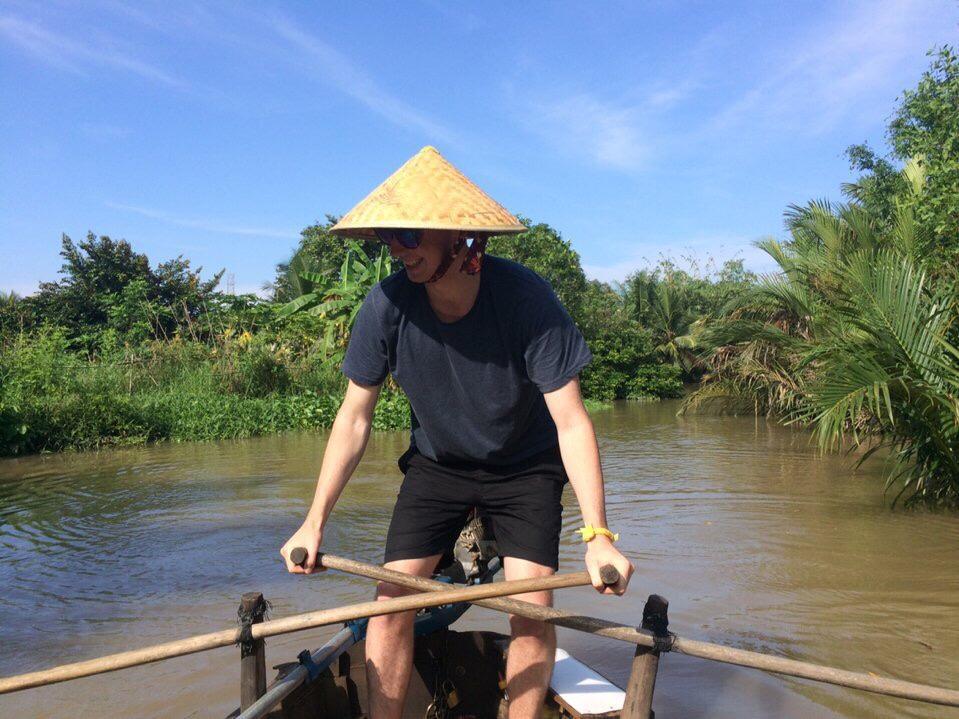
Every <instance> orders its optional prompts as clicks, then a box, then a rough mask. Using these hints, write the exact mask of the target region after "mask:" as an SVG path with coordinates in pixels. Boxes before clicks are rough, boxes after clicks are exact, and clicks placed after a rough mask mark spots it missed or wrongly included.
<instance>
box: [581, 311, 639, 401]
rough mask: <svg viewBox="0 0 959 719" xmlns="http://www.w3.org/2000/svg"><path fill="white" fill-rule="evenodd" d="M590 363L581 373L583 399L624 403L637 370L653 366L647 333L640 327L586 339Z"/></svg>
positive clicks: (612, 331) (606, 331)
mask: <svg viewBox="0 0 959 719" xmlns="http://www.w3.org/2000/svg"><path fill="white" fill-rule="evenodd" d="M587 343H588V344H589V348H590V350H591V351H592V353H593V361H592V362H591V363H590V364H589V366H588V367H587V368H586V369H585V370H583V373H582V376H581V383H582V389H583V395H584V396H586V397H588V398H590V399H598V400H604V401H609V400H614V399H625V398H626V396H627V395H628V393H629V389H630V380H631V379H632V378H633V376H634V375H635V373H636V368H637V367H640V366H642V365H646V364H650V363H652V362H655V356H654V350H653V345H652V341H651V340H650V336H649V333H648V332H646V331H645V330H643V329H640V328H639V327H637V326H635V325H632V326H629V325H627V326H621V327H610V328H607V329H606V330H605V331H603V332H602V334H599V335H597V336H595V337H592V338H588V339H587Z"/></svg>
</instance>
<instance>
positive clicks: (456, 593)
mask: <svg viewBox="0 0 959 719" xmlns="http://www.w3.org/2000/svg"><path fill="white" fill-rule="evenodd" d="M613 571H614V572H615V571H616V570H615V569H613ZM608 576H609V578H610V579H613V577H612V575H611V574H609V575H608ZM618 580H619V574H618V573H617V574H616V576H615V581H613V582H612V583H613V584H615V583H616V581H618ZM587 584H590V579H589V574H588V573H587V572H576V573H574V574H555V575H553V576H551V577H538V578H533V579H516V580H512V581H509V582H496V583H495V584H478V585H474V586H469V587H458V588H456V589H448V590H445V591H442V592H433V593H430V594H413V595H408V596H405V597H397V598H395V599H383V600H380V601H373V602H362V603H360V604H353V605H350V606H347V607H337V608H335V609H325V610H322V611H318V612H307V613H305V614H296V615H294V616H291V617H285V618H284V619H276V620H273V621H269V622H263V623H261V624H254V625H253V626H252V628H251V631H252V638H253V639H259V638H260V637H270V636H273V635H276V634H287V633H289V632H298V631H301V630H303V629H311V628H313V627H321V626H324V625H327V624H339V623H340V622H348V621H351V620H353V619H360V618H362V617H373V616H377V615H380V614H395V613H396V612H405V611H409V610H413V609H425V608H427V607H437V606H442V605H444V604H456V603H457V602H472V601H474V600H477V599H487V598H490V597H503V596H507V595H510V594H526V593H527V592H540V591H543V590H545V589H560V588H563V587H578V586H583V585H587ZM240 631H241V630H240V628H238V627H235V628H232V629H223V630H221V631H219V632H212V633H210V634H200V635H198V636H195V637H188V638H186V639H179V640H177V641H173V642H167V643H165V644H156V645H154V646H151V647H144V648H143V649H134V650H132V651H128V652H120V653H118V654H109V655H107V656H105V657H98V658H97V659H88V660H87V661H83V662H74V663H72V664H63V665H61V666H58V667H53V668H51V669H44V670H41V671H37V672H30V673H28V674H19V675H16V676H12V677H4V678H2V679H0V694H6V693H8V692H15V691H19V690H21V689H29V688H31V687H38V686H43V685H45V684H55V683H57V682H63V681H67V680H69V679H78V678H80V677H88V676H91V675H93V674H103V673H105V672H113V671H116V670H118V669H126V668H127V667H134V666H138V665H140V664H149V663H151V662H157V661H160V660H161V659H170V658H172V657H179V656H183V655H186V654H194V653H196V652H202V651H206V650H208V649H216V648H217V647H225V646H229V645H230V644H236V643H237V642H238V641H239V640H240Z"/></svg>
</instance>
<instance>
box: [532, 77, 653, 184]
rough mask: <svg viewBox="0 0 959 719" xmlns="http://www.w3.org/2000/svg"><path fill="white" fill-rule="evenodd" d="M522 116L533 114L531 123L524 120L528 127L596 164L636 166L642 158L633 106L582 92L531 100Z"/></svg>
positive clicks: (643, 145)
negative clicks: (528, 107) (536, 100)
mask: <svg viewBox="0 0 959 719" xmlns="http://www.w3.org/2000/svg"><path fill="white" fill-rule="evenodd" d="M522 116H523V117H530V118H535V123H529V122H527V124H528V125H529V127H530V128H531V129H532V130H533V131H535V132H536V133H538V134H539V135H541V136H542V137H544V138H545V139H546V140H547V141H548V142H550V143H551V144H552V145H554V146H555V147H557V148H558V149H560V150H562V151H564V152H565V153H567V154H570V155H573V156H577V155H579V156H585V157H587V158H588V159H589V160H591V161H592V162H595V163H596V164H598V165H601V166H604V167H611V168H615V169H618V170H636V169H639V168H640V167H642V165H643V162H644V160H645V159H646V156H647V147H646V143H645V141H644V138H643V137H642V133H641V132H640V129H639V126H638V113H637V111H636V110H635V109H634V108H629V107H622V106H618V105H617V104H615V103H613V102H609V101H604V100H601V99H599V98H597V97H595V96H593V95H590V94H587V93H583V94H579V95H575V96H571V97H566V98H562V99H555V100H548V101H543V102H538V103H534V106H533V107H532V109H531V110H524V111H523V113H522Z"/></svg>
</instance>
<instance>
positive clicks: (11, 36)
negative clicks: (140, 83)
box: [0, 15, 187, 89]
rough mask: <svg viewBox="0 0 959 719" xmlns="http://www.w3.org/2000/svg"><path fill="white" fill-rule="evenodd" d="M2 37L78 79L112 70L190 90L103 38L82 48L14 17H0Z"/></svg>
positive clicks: (50, 31) (110, 40) (32, 23)
mask: <svg viewBox="0 0 959 719" xmlns="http://www.w3.org/2000/svg"><path fill="white" fill-rule="evenodd" d="M0 36H2V37H3V38H6V40H7V41H8V42H9V43H11V44H12V45H14V46H16V47H18V48H19V49H20V50H22V51H23V52H25V53H27V54H28V55H30V56H32V57H33V58H35V59H36V60H39V61H40V62H42V63H45V64H47V65H50V66H52V67H56V68H58V69H60V70H64V71H66V72H70V73H72V74H75V75H80V76H87V75H89V74H90V72H91V70H93V69H94V68H110V69H114V70H120V71H123V72H126V73H130V74H132V75H135V76H137V77H140V78H142V79H144V80H148V81H150V82H154V83H158V84H160V85H165V86H167V87H172V88H177V89H185V88H186V87H187V84H186V83H185V82H183V81H182V80H180V79H178V78H176V77H174V76H173V75H170V74H169V73H167V72H166V71H164V70H162V69H161V68H159V67H157V66H155V65H152V64H150V63H148V62H146V61H144V60H141V59H140V58H137V57H135V56H134V55H133V54H131V53H129V52H123V51H121V50H120V49H118V48H117V47H116V44H115V42H114V41H113V40H112V39H111V38H107V37H99V38H97V42H96V43H92V42H91V43H89V44H81V43H79V42H76V41H75V40H72V39H70V38H69V37H67V36H65V35H62V34H60V33H56V32H53V31H52V30H49V29H48V28H46V27H44V26H42V25H40V24H38V23H35V22H30V21H28V20H24V19H22V18H19V17H16V16H13V15H4V16H0Z"/></svg>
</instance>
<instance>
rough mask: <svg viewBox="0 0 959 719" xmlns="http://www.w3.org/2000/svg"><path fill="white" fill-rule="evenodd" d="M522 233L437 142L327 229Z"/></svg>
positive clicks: (367, 233)
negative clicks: (447, 157)
mask: <svg viewBox="0 0 959 719" xmlns="http://www.w3.org/2000/svg"><path fill="white" fill-rule="evenodd" d="M380 227H402V228H410V229H434V230H466V231H473V232H476V233H483V234H496V235H498V234H506V233H512V232H525V231H526V227H524V226H523V225H521V224H520V223H519V220H517V219H516V218H515V217H514V216H513V215H512V214H510V213H509V212H508V211H507V210H506V209H505V208H504V207H503V206H502V205H500V204H499V203H498V202H496V201H495V200H494V199H493V198H491V197H490V196H489V195H487V194H486V193H485V192H483V191H482V190H481V189H480V188H479V187H477V186H476V185H474V184H473V183H472V182H471V181H470V180H469V178H467V177H466V175H464V174H463V173H462V172H460V171H459V170H457V169H456V168H455V167H453V165H451V164H450V163H449V162H448V161H447V160H446V158H444V157H443V156H442V155H441V154H440V153H439V151H437V149H436V148H435V147H429V146H427V147H424V148H423V149H422V150H420V151H419V152H417V153H416V154H415V155H413V157H411V158H410V159H409V160H407V161H406V163H405V164H404V165H403V166H402V167H401V168H400V169H398V170H397V171H396V172H394V173H393V174H392V175H390V176H389V177H388V178H386V180H385V181H384V182H383V184H381V185H380V186H379V187H377V188H376V189H375V190H373V192H371V193H370V194H369V195H367V196H366V197H365V198H363V200H362V201H360V203H359V204H358V205H357V206H356V207H354V208H353V209H352V210H350V211H349V212H347V213H346V214H345V215H343V217H342V218H340V221H339V222H337V223H336V224H335V225H334V226H333V227H332V228H330V232H333V233H336V234H340V235H347V236H351V237H374V236H375V235H374V232H373V229H374V228H380Z"/></svg>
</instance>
